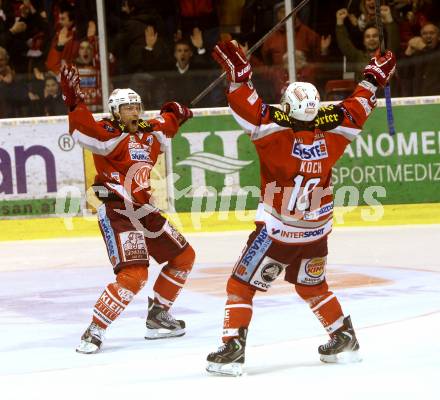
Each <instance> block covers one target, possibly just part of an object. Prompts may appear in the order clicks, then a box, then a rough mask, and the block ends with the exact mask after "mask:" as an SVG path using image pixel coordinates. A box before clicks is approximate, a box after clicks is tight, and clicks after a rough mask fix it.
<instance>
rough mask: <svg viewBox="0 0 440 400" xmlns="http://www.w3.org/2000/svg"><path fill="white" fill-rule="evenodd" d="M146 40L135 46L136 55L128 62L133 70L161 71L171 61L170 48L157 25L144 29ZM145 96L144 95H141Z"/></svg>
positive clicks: (134, 52)
mask: <svg viewBox="0 0 440 400" xmlns="http://www.w3.org/2000/svg"><path fill="white" fill-rule="evenodd" d="M144 38H145V40H144V41H143V42H142V44H141V45H135V46H133V47H134V48H133V51H131V53H132V54H133V55H134V57H133V58H132V59H131V60H128V62H129V63H130V64H131V67H130V70H131V71H132V72H152V71H161V70H163V69H164V68H166V67H167V66H168V65H169V63H170V58H171V54H170V50H169V48H168V46H167V43H166V41H165V39H164V38H163V37H162V36H161V35H160V34H159V32H158V31H157V29H156V28H155V26H153V25H147V26H146V27H145V30H144ZM141 97H143V96H141Z"/></svg>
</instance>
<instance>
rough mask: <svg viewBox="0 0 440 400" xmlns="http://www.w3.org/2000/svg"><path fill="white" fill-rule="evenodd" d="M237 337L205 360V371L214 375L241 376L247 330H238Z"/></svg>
mask: <svg viewBox="0 0 440 400" xmlns="http://www.w3.org/2000/svg"><path fill="white" fill-rule="evenodd" d="M238 334H239V336H238V337H236V338H231V339H229V340H228V341H227V342H226V343H225V344H224V345H223V346H221V347H219V349H218V350H217V351H216V352H214V353H210V354H209V355H208V357H207V358H206V359H207V361H208V365H207V366H206V370H207V371H208V372H210V373H212V374H216V375H228V376H240V375H242V374H243V364H244V350H245V347H246V335H247V328H240V329H239V330H238Z"/></svg>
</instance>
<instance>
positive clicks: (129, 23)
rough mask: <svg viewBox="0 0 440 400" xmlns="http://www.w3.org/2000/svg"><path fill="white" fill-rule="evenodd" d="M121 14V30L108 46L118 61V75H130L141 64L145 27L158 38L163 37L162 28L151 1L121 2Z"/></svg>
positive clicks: (133, 0)
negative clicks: (140, 50) (122, 15)
mask: <svg viewBox="0 0 440 400" xmlns="http://www.w3.org/2000/svg"><path fill="white" fill-rule="evenodd" d="M122 12H123V13H124V14H125V15H124V17H123V21H122V24H121V29H120V31H119V33H118V34H117V35H116V36H115V39H114V43H111V44H110V45H111V47H110V52H111V53H112V54H114V56H115V57H116V59H117V60H118V73H119V74H130V73H133V72H136V69H137V68H139V65H140V63H141V60H140V59H141V58H142V55H141V56H140V55H139V49H144V47H145V29H146V27H147V26H152V27H153V28H154V31H155V32H158V36H159V37H161V36H162V35H163V31H164V27H163V21H162V19H161V17H160V15H159V14H158V12H157V10H156V7H155V6H154V2H153V1H142V0H128V1H123V2H122ZM127 49H128V51H127ZM125 85H127V83H125ZM118 86H120V84H118Z"/></svg>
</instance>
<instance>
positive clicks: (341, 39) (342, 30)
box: [336, 6, 400, 81]
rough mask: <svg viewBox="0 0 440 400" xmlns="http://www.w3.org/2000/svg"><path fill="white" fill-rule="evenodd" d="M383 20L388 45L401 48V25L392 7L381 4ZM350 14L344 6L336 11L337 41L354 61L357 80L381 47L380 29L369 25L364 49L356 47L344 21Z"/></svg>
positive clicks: (388, 46) (365, 31)
mask: <svg viewBox="0 0 440 400" xmlns="http://www.w3.org/2000/svg"><path fill="white" fill-rule="evenodd" d="M380 12H381V16H382V22H383V24H384V30H385V32H386V35H387V39H388V40H387V44H386V47H387V48H388V49H390V50H391V51H393V52H397V51H398V49H399V44H400V40H399V27H398V26H397V24H396V23H395V22H394V20H393V17H392V15H391V10H390V7H388V6H381V10H380ZM347 16H348V12H347V9H346V8H342V9H340V10H338V11H337V12H336V41H337V43H338V46H339V49H340V50H341V52H342V54H343V55H344V56H346V57H347V60H348V62H351V63H353V67H354V71H355V80H357V81H359V80H361V77H362V75H361V72H362V69H363V67H364V66H365V64H368V62H369V60H370V59H371V58H372V57H373V55H374V54H375V53H376V51H377V50H378V49H379V48H380V42H379V31H378V29H377V27H376V26H371V25H370V26H367V27H366V28H365V30H364V35H363V45H364V49H363V50H360V49H358V48H356V47H355V46H354V45H353V43H352V41H351V39H350V37H349V35H348V31H347V28H346V27H345V25H344V21H345V19H346V18H347Z"/></svg>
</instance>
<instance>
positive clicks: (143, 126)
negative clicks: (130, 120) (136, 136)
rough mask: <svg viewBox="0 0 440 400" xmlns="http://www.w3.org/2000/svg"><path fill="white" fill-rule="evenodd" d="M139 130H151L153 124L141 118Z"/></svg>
mask: <svg viewBox="0 0 440 400" xmlns="http://www.w3.org/2000/svg"><path fill="white" fill-rule="evenodd" d="M139 130H140V131H141V132H152V131H153V126H152V125H151V124H150V123H149V122H148V121H145V120H143V119H141V120H140V121H139Z"/></svg>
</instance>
